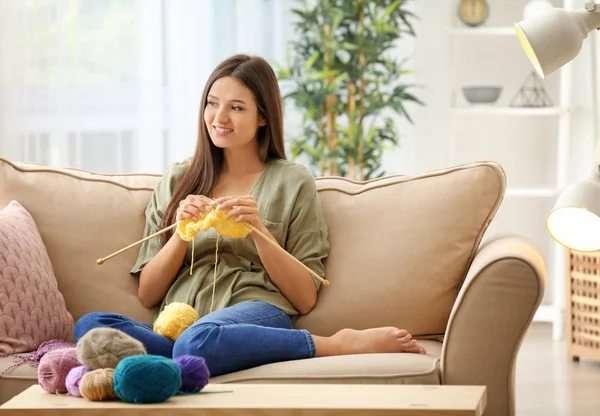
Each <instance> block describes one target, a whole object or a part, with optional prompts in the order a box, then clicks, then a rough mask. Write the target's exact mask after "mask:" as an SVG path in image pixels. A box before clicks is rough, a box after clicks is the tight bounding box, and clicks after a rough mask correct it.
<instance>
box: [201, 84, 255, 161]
mask: <svg viewBox="0 0 600 416" xmlns="http://www.w3.org/2000/svg"><path fill="white" fill-rule="evenodd" d="M204 122H205V123H206V128H207V130H208V133H209V135H210V138H211V140H212V142H213V144H214V145H215V146H217V147H220V148H222V149H231V148H235V147H245V146H247V145H249V144H254V143H253V142H254V140H255V138H256V132H257V130H258V128H259V127H260V126H264V125H265V124H266V121H265V120H264V119H263V118H262V117H261V116H260V114H258V109H257V106H256V101H255V100H254V94H252V91H250V89H249V88H247V87H246V86H245V85H244V84H242V83H241V82H240V81H238V80H237V79H235V78H233V77H223V78H219V79H218V80H217V81H215V82H214V83H213V85H212V87H211V88H210V91H209V92H208V98H207V102H206V107H205V109H204Z"/></svg>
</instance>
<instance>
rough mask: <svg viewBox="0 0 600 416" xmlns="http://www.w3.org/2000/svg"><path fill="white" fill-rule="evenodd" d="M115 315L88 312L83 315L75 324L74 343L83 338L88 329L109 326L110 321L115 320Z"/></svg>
mask: <svg viewBox="0 0 600 416" xmlns="http://www.w3.org/2000/svg"><path fill="white" fill-rule="evenodd" d="M116 316H117V315H116V314H114V313H110V312H90V313H88V314H85V315H83V316H82V317H81V318H79V319H78V320H77V322H75V328H74V329H73V335H74V336H75V341H78V340H79V338H81V337H83V336H84V335H85V334H86V333H87V332H88V331H89V330H90V329H94V328H98V327H105V326H109V325H110V322H111V321H114V320H115V319H116Z"/></svg>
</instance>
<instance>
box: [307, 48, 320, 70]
mask: <svg viewBox="0 0 600 416" xmlns="http://www.w3.org/2000/svg"><path fill="white" fill-rule="evenodd" d="M320 56H321V53H320V52H319V51H314V53H313V54H312V55H311V56H310V58H308V60H307V61H306V63H305V64H304V70H305V71H308V70H309V69H311V68H312V67H313V65H314V64H315V62H317V59H319V57H320Z"/></svg>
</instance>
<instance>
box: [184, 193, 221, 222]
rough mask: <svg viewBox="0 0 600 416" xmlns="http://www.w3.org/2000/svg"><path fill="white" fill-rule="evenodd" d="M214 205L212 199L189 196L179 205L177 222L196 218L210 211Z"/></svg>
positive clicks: (201, 196)
mask: <svg viewBox="0 0 600 416" xmlns="http://www.w3.org/2000/svg"><path fill="white" fill-rule="evenodd" d="M214 203H215V202H214V201H213V200H212V199H210V198H208V197H206V196H204V195H188V196H187V197H186V198H185V199H184V200H183V201H181V202H180V203H179V208H177V217H176V219H175V221H177V222H179V221H181V220H188V219H193V218H196V217H197V216H198V215H200V214H202V213H205V212H208V211H210V210H211V209H212V208H213V204H214Z"/></svg>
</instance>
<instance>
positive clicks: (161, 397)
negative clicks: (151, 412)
mask: <svg viewBox="0 0 600 416" xmlns="http://www.w3.org/2000/svg"><path fill="white" fill-rule="evenodd" d="M113 384H114V389H115V393H116V394H117V396H118V397H119V398H120V399H121V400H123V401H124V402H129V403H136V404H141V403H160V402H164V401H166V400H168V399H169V398H171V397H172V396H174V395H175V394H177V392H178V390H179V387H180V386H181V368H180V367H179V366H178V365H177V364H175V362H174V361H173V360H171V359H169V358H165V357H161V356H159V355H132V356H129V357H125V358H123V359H122V360H121V361H120V362H119V364H117V367H116V368H115V374H114V377H113Z"/></svg>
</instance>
